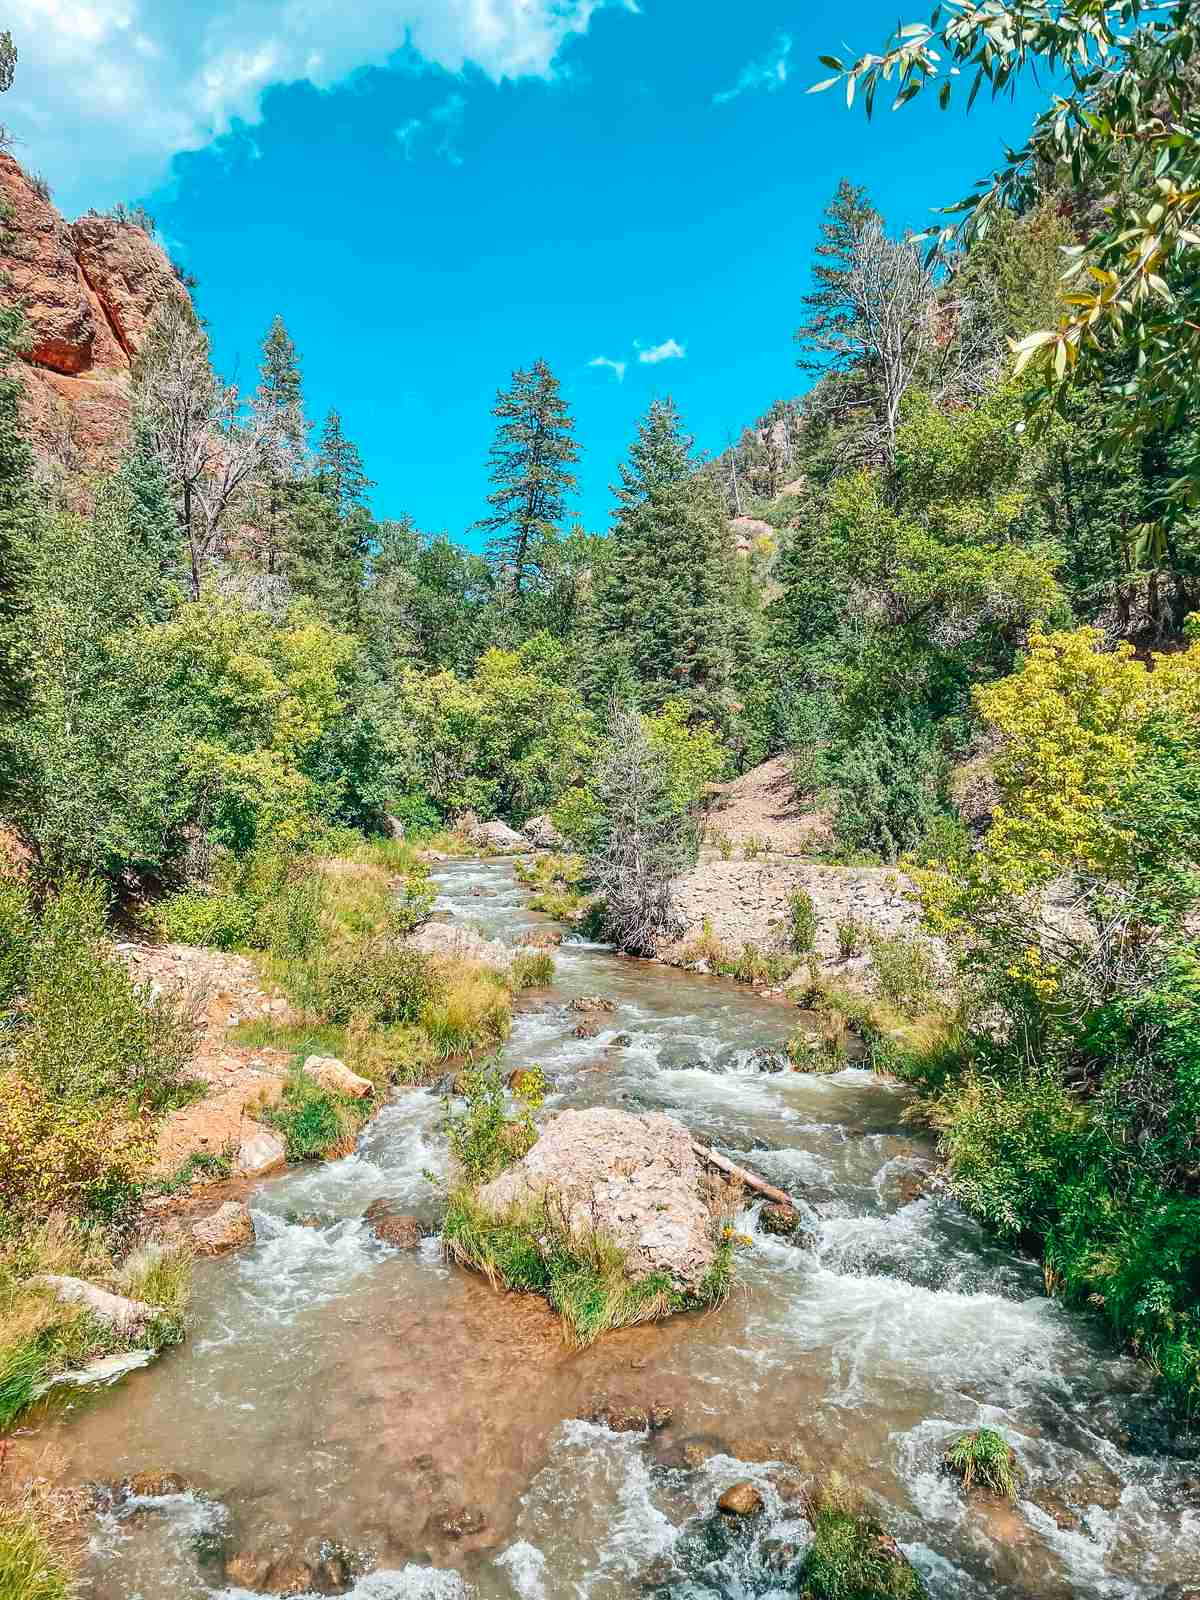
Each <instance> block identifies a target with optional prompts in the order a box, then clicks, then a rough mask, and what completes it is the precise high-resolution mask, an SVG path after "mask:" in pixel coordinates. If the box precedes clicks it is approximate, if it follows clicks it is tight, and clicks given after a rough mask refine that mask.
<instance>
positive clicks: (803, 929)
mask: <svg viewBox="0 0 1200 1600" xmlns="http://www.w3.org/2000/svg"><path fill="white" fill-rule="evenodd" d="M788 940H789V943H790V944H791V947H792V949H793V950H795V951H796V953H797V954H798V955H806V954H807V953H808V952H809V951H810V950H811V949H812V948H813V946H814V945H815V944H816V942H817V910H816V907H815V906H814V905H813V898H812V895H810V894H809V893H808V891H807V889H799V888H796V889H793V890H792V892H791V894H790V895H789V896H788Z"/></svg>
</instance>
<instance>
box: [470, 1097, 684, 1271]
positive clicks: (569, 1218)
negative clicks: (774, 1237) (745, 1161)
mask: <svg viewBox="0 0 1200 1600" xmlns="http://www.w3.org/2000/svg"><path fill="white" fill-rule="evenodd" d="M701 1178H702V1173H701V1168H700V1164H699V1162H698V1160H697V1157H696V1154H695V1151H694V1150H693V1148H692V1139H691V1135H690V1134H689V1132H688V1130H687V1129H686V1128H685V1127H684V1126H683V1124H682V1123H680V1122H676V1121H675V1119H674V1118H673V1117H666V1116H662V1115H660V1114H658V1113H647V1114H646V1115H643V1116H635V1115H632V1114H631V1113H629V1112H627V1111H609V1110H607V1109H605V1108H603V1107H595V1108H593V1109H590V1110H587V1111H564V1112H561V1113H560V1114H559V1115H558V1116H556V1117H554V1118H553V1119H552V1120H551V1121H549V1122H548V1123H547V1124H546V1126H545V1128H544V1130H543V1131H542V1134H541V1136H540V1138H539V1139H538V1141H537V1143H536V1144H535V1145H534V1146H533V1148H532V1149H531V1150H530V1151H529V1153H528V1154H527V1155H526V1156H525V1157H524V1158H523V1159H522V1160H520V1161H518V1162H517V1163H516V1165H515V1166H512V1167H510V1168H509V1169H508V1170H507V1171H506V1172H502V1173H501V1174H500V1176H499V1177H498V1178H494V1179H493V1180H492V1182H491V1183H489V1184H486V1185H485V1186H484V1187H483V1188H482V1189H481V1190H480V1191H479V1197H478V1198H479V1203H480V1205H481V1206H483V1208H484V1209H485V1210H487V1211H490V1212H492V1213H494V1214H503V1213H505V1212H507V1211H508V1210H509V1209H511V1208H512V1207H514V1206H517V1207H519V1206H521V1205H524V1204H528V1203H530V1202H538V1203H544V1204H545V1205H546V1207H547V1209H548V1210H549V1212H550V1213H551V1214H552V1216H553V1217H554V1219H555V1221H556V1223H558V1224H559V1225H561V1226H562V1227H563V1228H564V1229H565V1230H566V1231H567V1232H568V1233H571V1234H575V1235H577V1236H586V1235H588V1234H590V1233H592V1232H595V1231H599V1232H601V1233H603V1234H604V1235H606V1236H607V1237H608V1238H609V1239H611V1240H612V1242H613V1243H614V1244H616V1245H617V1246H618V1248H619V1249H620V1250H621V1251H622V1252H623V1253H624V1256H625V1260H626V1269H627V1271H628V1272H629V1275H630V1277H631V1278H632V1279H633V1280H634V1281H637V1280H640V1279H642V1278H646V1277H649V1276H650V1275H651V1274H652V1273H663V1274H665V1275H666V1276H667V1277H669V1278H670V1280H671V1282H672V1283H673V1284H674V1285H675V1287H676V1288H677V1289H680V1290H683V1291H684V1292H687V1291H689V1290H694V1289H696V1288H697V1287H698V1285H699V1284H700V1282H701V1280H702V1279H703V1278H704V1276H705V1274H706V1273H707V1272H708V1270H709V1268H710V1267H711V1266H712V1264H713V1260H714V1255H715V1245H714V1241H713V1233H714V1226H713V1217H712V1214H711V1212H710V1211H709V1209H708V1207H707V1205H706V1204H705V1201H704V1199H703V1193H704V1191H703V1188H702V1184H701Z"/></svg>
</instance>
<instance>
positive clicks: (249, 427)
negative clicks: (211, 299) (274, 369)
mask: <svg viewBox="0 0 1200 1600" xmlns="http://www.w3.org/2000/svg"><path fill="white" fill-rule="evenodd" d="M134 404H135V408H136V412H137V417H138V422H139V425H140V426H141V427H143V428H144V429H145V431H146V434H147V437H148V438H149V440H150V442H151V444H152V447H153V449H154V451H155V453H156V455H157V456H158V458H159V460H160V462H161V463H162V466H163V469H164V471H165V472H166V474H167V478H168V481H169V482H170V484H171V487H172V490H173V491H174V494H175V497H176V506H177V511H178V516H179V524H180V528H181V530H182V532H183V535H184V537H185V539H186V540H187V545H188V556H189V562H190V567H191V588H192V596H193V598H194V599H198V598H199V596H200V590H201V587H202V584H203V581H204V573H205V569H206V567H207V565H208V563H209V562H210V561H211V560H212V558H213V557H214V556H215V555H217V554H218V553H220V552H221V549H222V541H223V538H224V536H225V533H226V530H227V528H228V527H229V525H230V523H231V522H232V521H233V520H234V513H235V512H236V509H237V507H238V505H239V503H240V501H241V500H242V498H243V496H244V494H245V493H246V492H248V490H249V488H250V487H251V485H252V484H253V482H254V481H255V479H256V478H257V477H258V476H259V475H260V474H262V473H263V472H264V471H265V470H267V468H268V466H269V463H270V462H271V461H272V460H274V459H276V458H277V456H278V454H279V452H280V450H281V448H282V446H281V437H282V435H283V433H284V431H285V428H286V426H287V422H288V415H287V407H286V406H285V405H283V404H281V403H280V402H279V401H278V400H277V399H276V398H275V397H273V396H272V395H271V394H270V393H269V392H268V391H267V390H266V389H265V388H263V387H260V388H259V389H258V390H256V391H255V393H254V394H253V395H252V396H251V397H250V399H249V400H246V399H244V398H243V397H242V395H241V394H240V393H239V391H238V389H237V386H236V385H235V384H225V383H222V382H221V380H220V379H219V378H218V377H217V375H216V374H215V373H214V371H213V368H212V361H211V359H210V354H209V342H208V335H207V334H206V333H205V332H204V329H203V328H202V327H201V325H200V323H199V321H198V319H197V318H196V316H195V313H194V312H193V311H192V310H191V308H190V306H187V305H185V304H183V303H182V302H181V301H176V300H172V301H170V302H169V303H167V304H166V305H164V306H163V307H162V309H161V310H160V311H159V313H158V316H157V318H156V321H155V324H154V328H153V330H152V333H151V336H150V339H149V340H148V342H147V347H146V351H145V354H144V356H143V358H142V362H141V365H140V368H139V372H138V378H137V385H136V390H135V395H134Z"/></svg>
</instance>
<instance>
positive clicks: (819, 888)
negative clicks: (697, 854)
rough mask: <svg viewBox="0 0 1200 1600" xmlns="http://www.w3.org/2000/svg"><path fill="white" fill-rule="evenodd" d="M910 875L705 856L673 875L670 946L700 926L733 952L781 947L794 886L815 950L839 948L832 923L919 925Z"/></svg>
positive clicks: (675, 950)
mask: <svg viewBox="0 0 1200 1600" xmlns="http://www.w3.org/2000/svg"><path fill="white" fill-rule="evenodd" d="M910 887H911V886H910V883H909V880H908V879H907V878H906V877H905V876H904V874H903V873H901V872H897V871H896V870H895V869H894V868H891V867H824V866H812V865H808V864H806V863H801V862H796V863H792V862H778V861H775V862H772V861H704V862H701V863H700V865H699V866H697V867H694V868H693V869H692V871H691V872H686V873H684V874H683V876H682V877H681V878H679V879H677V880H676V884H675V903H676V906H677V908H678V910H679V914H680V917H681V918H682V920H683V924H684V933H683V935H682V937H681V938H680V940H679V941H678V942H677V943H676V944H675V945H673V946H672V947H671V949H670V951H669V952H666V953H667V954H668V955H669V956H677V955H678V954H679V953H680V952H682V951H683V950H685V949H686V947H687V945H688V943H689V942H690V941H691V940H694V939H696V938H697V937H698V936H699V935H700V933H701V932H702V931H703V928H704V923H705V919H706V918H707V920H708V923H709V925H710V927H711V930H712V933H713V935H714V937H715V938H716V939H717V940H718V941H719V942H720V943H721V944H722V945H724V946H725V947H726V949H728V950H730V951H732V952H734V953H736V952H738V951H739V950H741V948H742V946H743V945H745V944H755V945H757V946H758V947H759V949H761V950H771V949H774V948H778V947H781V945H782V942H783V940H784V937H785V929H786V925H787V919H788V913H789V901H790V897H791V895H792V893H793V891H794V890H796V889H803V890H804V891H805V893H807V894H809V895H811V897H812V902H813V908H814V910H815V912H816V918H817V931H816V952H817V954H818V956H820V957H821V958H822V959H826V960H828V959H832V958H833V957H835V956H836V955H837V953H838V937H837V924H838V923H839V922H845V921H849V920H851V919H853V920H854V921H857V922H858V923H860V924H861V925H862V926H863V927H864V928H869V929H871V930H873V931H874V932H877V933H881V934H885V935H891V934H894V933H900V932H905V933H908V932H913V931H915V930H916V928H917V926H918V922H919V916H918V911H917V908H916V906H915V905H914V903H913V901H912V900H911V899H910V898H909V895H908V894H907V893H906V890H907V889H909V888H910Z"/></svg>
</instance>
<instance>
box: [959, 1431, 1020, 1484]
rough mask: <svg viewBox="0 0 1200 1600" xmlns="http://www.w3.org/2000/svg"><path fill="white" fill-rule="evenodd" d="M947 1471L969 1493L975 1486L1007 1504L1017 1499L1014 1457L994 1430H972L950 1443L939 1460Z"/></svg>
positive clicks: (1008, 1446) (1015, 1457) (1008, 1445)
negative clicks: (960, 1480)
mask: <svg viewBox="0 0 1200 1600" xmlns="http://www.w3.org/2000/svg"><path fill="white" fill-rule="evenodd" d="M942 1461H943V1464H944V1465H945V1468H946V1471H947V1472H950V1473H952V1474H953V1475H954V1476H955V1477H956V1478H961V1479H962V1481H963V1484H964V1486H965V1487H966V1488H968V1489H973V1488H974V1487H975V1485H976V1484H978V1485H979V1486H980V1488H982V1489H990V1490H991V1491H992V1493H993V1494H1001V1495H1003V1496H1004V1497H1005V1499H1006V1500H1015V1499H1016V1498H1017V1488H1018V1483H1019V1480H1018V1476H1017V1456H1016V1452H1015V1451H1014V1450H1013V1448H1012V1446H1011V1445H1010V1444H1008V1443H1006V1442H1005V1440H1004V1438H1003V1437H1002V1436H1001V1435H1000V1434H998V1433H997V1432H996V1431H995V1430H994V1429H993V1428H975V1429H974V1430H973V1431H972V1432H970V1433H963V1434H960V1435H959V1436H958V1438H957V1439H955V1440H953V1441H952V1442H951V1444H950V1446H949V1448H948V1449H947V1450H946V1452H945V1454H944V1455H943V1456H942Z"/></svg>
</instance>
